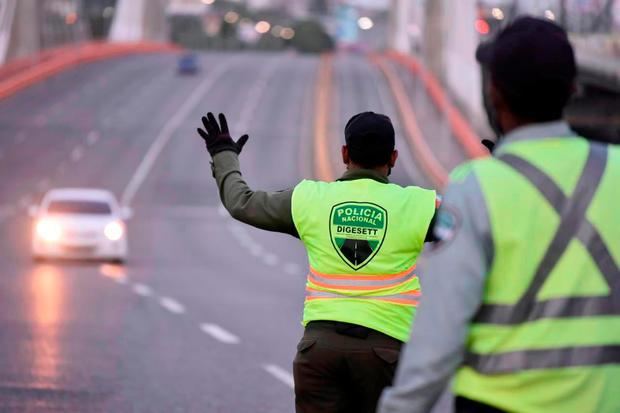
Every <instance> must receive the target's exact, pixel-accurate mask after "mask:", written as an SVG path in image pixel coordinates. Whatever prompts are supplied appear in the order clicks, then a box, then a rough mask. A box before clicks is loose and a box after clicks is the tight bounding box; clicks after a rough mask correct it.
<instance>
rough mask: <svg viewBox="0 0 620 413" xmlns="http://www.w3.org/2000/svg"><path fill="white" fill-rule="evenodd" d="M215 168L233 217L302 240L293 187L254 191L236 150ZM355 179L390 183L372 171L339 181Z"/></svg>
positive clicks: (216, 160) (218, 156) (218, 158)
mask: <svg viewBox="0 0 620 413" xmlns="http://www.w3.org/2000/svg"><path fill="white" fill-rule="evenodd" d="M212 169H213V176H214V177H215V180H216V182H217V186H218V189H219V192H220V198H221V199H222V204H223V205H224V207H225V208H226V209H227V210H228V212H229V213H230V215H231V216H232V217H233V218H235V219H237V220H239V221H241V222H244V223H246V224H249V225H252V226H254V227H256V228H260V229H264V230H267V231H275V232H282V233H285V234H290V235H292V236H294V237H297V238H299V235H298V234H297V229H296V228H295V224H294V223H293V216H292V213H291V203H292V202H291V201H292V198H293V189H294V188H291V189H287V190H284V191H276V192H267V191H253V190H252V189H250V187H249V186H248V184H247V183H246V182H245V180H244V179H243V175H242V174H241V168H240V166H239V156H238V155H237V154H236V153H235V152H233V151H224V152H220V153H218V154H216V155H215V156H214V157H213V164H212ZM354 179H374V180H375V181H378V182H383V183H386V184H387V183H388V182H389V180H388V178H387V177H385V176H383V175H381V174H380V173H378V172H376V171H373V170H369V169H356V170H351V171H347V172H346V173H345V174H344V175H343V176H342V177H341V178H340V179H339V180H340V181H350V180H354Z"/></svg>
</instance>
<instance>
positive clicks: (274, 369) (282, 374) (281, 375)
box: [263, 364, 295, 389]
mask: <svg viewBox="0 0 620 413" xmlns="http://www.w3.org/2000/svg"><path fill="white" fill-rule="evenodd" d="M263 369H264V370H265V371H266V372H267V373H269V374H271V375H272V376H273V377H275V378H276V379H277V380H279V381H280V382H282V383H284V384H285V385H287V386H288V387H290V388H291V389H292V388H294V387H295V380H294V378H293V375H292V374H291V373H289V372H288V371H286V370H284V369H283V368H281V367H279V366H276V365H275V364H264V365H263Z"/></svg>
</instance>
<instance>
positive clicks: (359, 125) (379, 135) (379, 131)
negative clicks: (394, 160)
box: [344, 112, 396, 168]
mask: <svg viewBox="0 0 620 413" xmlns="http://www.w3.org/2000/svg"><path fill="white" fill-rule="evenodd" d="M344 137H345V141H346V143H347V146H348V147H349V154H350V156H351V159H352V160H353V161H354V162H356V163H358V164H360V165H362V166H364V167H369V168H371V167H376V166H382V165H386V164H387V163H388V162H389V160H390V156H391V155H392V152H393V151H394V147H395V145H396V139H395V133H394V126H393V125H392V121H391V120H390V118H389V117H388V116H386V115H381V114H379V113H374V112H362V113H359V114H357V115H355V116H353V117H352V118H351V119H350V120H349V122H347V125H346V126H345V128H344Z"/></svg>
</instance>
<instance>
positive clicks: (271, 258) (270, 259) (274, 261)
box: [263, 252, 280, 267]
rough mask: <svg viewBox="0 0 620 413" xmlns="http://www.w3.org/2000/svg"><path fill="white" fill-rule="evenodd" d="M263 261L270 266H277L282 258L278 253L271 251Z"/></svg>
mask: <svg viewBox="0 0 620 413" xmlns="http://www.w3.org/2000/svg"><path fill="white" fill-rule="evenodd" d="M263 262H264V263H265V264H267V265H269V266H270V267H275V266H276V265H278V263H279V262H280V259H279V258H278V256H277V255H276V254H272V253H271V252H269V253H267V254H265V256H264V257H263Z"/></svg>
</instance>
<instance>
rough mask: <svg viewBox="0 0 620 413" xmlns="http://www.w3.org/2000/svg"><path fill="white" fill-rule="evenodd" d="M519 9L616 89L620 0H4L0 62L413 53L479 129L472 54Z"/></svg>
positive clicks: (587, 78) (593, 84)
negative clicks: (140, 48)
mask: <svg viewBox="0 0 620 413" xmlns="http://www.w3.org/2000/svg"><path fill="white" fill-rule="evenodd" d="M520 14H533V15H536V16H540V17H543V18H546V19H549V20H552V21H555V22H557V23H558V24H561V25H563V26H564V27H566V28H567V30H568V31H569V32H570V35H571V39H572V40H573V43H574V45H575V48H576V50H577V55H578V60H579V66H580V81H581V85H582V91H585V92H586V93H591V92H593V93H599V92H601V93H614V94H617V93H620V63H619V62H620V0H459V1H458V2H455V1H449V0H433V1H431V0H0V63H1V62H7V61H9V60H11V59H15V58H18V57H21V56H28V55H31V54H33V53H35V52H37V51H40V50H46V49H50V48H54V47H58V46H62V45H65V44H72V43H78V42H82V41H85V40H91V39H103V40H105V39H107V40H111V41H121V42H128V41H129V42H131V41H142V40H149V41H171V42H174V43H176V44H179V45H181V46H183V47H186V48H190V49H197V50H210V49H226V50H238V49H256V50H271V51H274V50H283V49H291V50H296V51H299V52H303V53H308V52H310V53H320V52H326V51H330V50H332V49H334V48H340V49H345V50H350V51H354V52H364V51H369V50H387V49H394V50H397V51H399V52H402V53H414V54H416V55H417V56H418V57H419V58H421V59H422V60H423V61H424V63H425V64H426V65H427V66H428V67H429V68H430V69H431V71H432V73H433V74H434V75H435V76H436V77H437V78H438V79H439V80H440V81H441V82H443V84H444V85H446V86H447V88H448V90H449V91H450V93H451V94H452V96H453V97H454V99H455V100H456V101H457V102H458V103H459V105H460V106H461V108H462V109H463V111H464V112H466V113H467V114H468V115H469V116H470V118H471V119H473V120H474V123H476V125H477V126H478V127H479V128H482V127H483V125H484V123H485V118H484V114H483V111H482V104H481V101H480V100H481V99H480V96H479V95H480V93H479V90H480V83H481V80H480V69H479V67H478V65H477V64H476V62H475V60H474V52H475V49H476V47H477V45H478V44H479V43H480V42H481V41H485V40H486V39H488V38H489V37H490V36H492V35H493V34H494V33H495V32H497V31H498V30H499V29H500V28H501V27H502V26H503V25H505V24H507V23H508V22H510V21H511V20H512V19H514V18H515V17H516V16H518V15H520Z"/></svg>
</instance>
